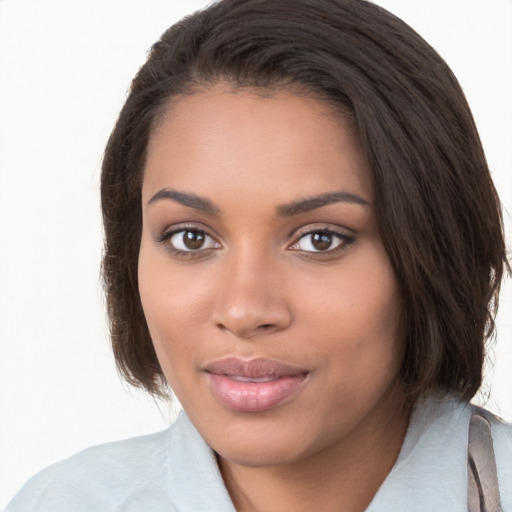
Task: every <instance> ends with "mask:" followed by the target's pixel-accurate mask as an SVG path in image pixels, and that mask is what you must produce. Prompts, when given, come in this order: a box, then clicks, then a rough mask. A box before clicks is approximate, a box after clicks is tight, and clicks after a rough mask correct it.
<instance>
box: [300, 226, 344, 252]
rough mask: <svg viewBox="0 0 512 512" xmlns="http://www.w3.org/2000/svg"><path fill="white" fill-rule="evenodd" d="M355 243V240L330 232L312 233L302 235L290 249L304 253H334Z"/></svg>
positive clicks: (319, 231) (318, 231)
mask: <svg viewBox="0 0 512 512" xmlns="http://www.w3.org/2000/svg"><path fill="white" fill-rule="evenodd" d="M352 241H353V238H352V237H350V236H348V235H344V234H342V233H336V232H334V231H330V230H325V229H323V230H317V231H310V232H309V233H306V234H304V235H302V236H301V237H300V238H299V239H298V240H297V242H295V243H294V244H293V245H292V246H291V247H290V249H293V250H296V251H304V252H332V251H335V250H336V249H339V248H342V247H343V246H345V245H348V244H349V243H351V242H352Z"/></svg>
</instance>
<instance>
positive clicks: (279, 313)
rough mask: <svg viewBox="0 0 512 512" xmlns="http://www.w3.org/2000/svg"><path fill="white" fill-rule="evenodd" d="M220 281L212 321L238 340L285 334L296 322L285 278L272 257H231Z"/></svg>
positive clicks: (226, 263)
mask: <svg viewBox="0 0 512 512" xmlns="http://www.w3.org/2000/svg"><path fill="white" fill-rule="evenodd" d="M221 274H222V277H221V278H220V279H219V281H218V293H217V295H216V298H215V305H214V308H213V314H212V321H213V322H214V324H215V325H216V326H217V327H218V328H219V329H221V330H224V331H227V332H230V333H231V334H233V335H235V336H236V337H238V338H245V339H251V338H255V337H258V336H264V335H268V334H271V333H275V332H278V331H282V330H284V329H286V328H287V327H289V326H290V324H291V323H292V320H293V315H292V310H291V307H290V304H289V301H288V300H287V299H286V297H285V288H286V287H285V286H283V284H284V283H283V276H282V273H281V272H280V271H279V269H278V268H277V266H276V265H273V264H272V263H271V262H270V261H269V258H266V259H265V258H261V257H260V258H259V257H257V256H255V255H251V256H249V257H247V258H244V257H242V256H241V255H240V256H239V257H236V258H235V257H234V258H230V259H229V260H228V261H226V262H225V271H224V272H222V273H221Z"/></svg>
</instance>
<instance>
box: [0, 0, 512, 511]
mask: <svg viewBox="0 0 512 512" xmlns="http://www.w3.org/2000/svg"><path fill="white" fill-rule="evenodd" d="M206 3H207V2H206V1H202V0H187V1H174V0H167V1H142V0H138V1H129V0H124V1H121V0H107V1H100V0H96V1H94V0H88V1H80V0H67V1H62V0H61V1H50V0H39V1H36V0H33V1H28V0H0V507H2V506H5V504H6V503H7V501H8V499H9V498H10V497H11V496H12V495H13V494H14V492H15V491H16V490H17V489H18V488H19V486H20V485H21V484H22V483H23V482H24V481H25V480H26V479H27V478H28V477H29V476H31V475H32V474H33V473H34V472H35V471H37V470H39V469H41V468H42V467H44V466H46V465H48V464H50V463H52V462H54V461H56V460H59V459H61V458H63V457H66V456H68V455H70V454H72V453H74V452H76V451H78V450H80V449H82V448H84V447H86V446H89V445H91V444H95V443H99V442H104V441H109V440H113V439H121V438H125V437H130V436H133V435H137V434H140V433H146V432H152V431H156V430H159V429H161V428H163V427H165V426H166V425H167V424H168V423H169V422H170V421H171V419H172V417H173V414H174V411H173V406H170V405H167V404H157V403H155V402H154V401H153V400H152V399H151V398H149V397H147V396H146V395H144V394H143V393H141V392H137V391H134V390H130V389H128V387H127V386H126V385H123V384H122V383H121V382H120V380H119V378H118V376H117V374H116V371H115V367H114V362H113V358H112V355H111V352H110V349H109V346H108V341H107V335H106V329H105V315H104V307H103V298H102V293H101V286H100V279H99V265H100V257H101V245H102V233H101V223H100V210H99V174H100V171H99V167H100V162H101V156H102V151H103V147H104V144H105V142H106V140H107V137H108V134H109V132H110V130H111V128H112V126H113V124H114V122H115V119H116V116H117V113H118V111H119V109H120V107H121V105H122V103H123V100H124V98H125V94H126V90H127V87H128V84H129V81H130V80H131V78H132V76H133V75H134V74H135V72H136V71H137V69H138V67H139V66H140V65H141V64H142V63H143V61H144V58H145V53H146V50H147V49H148V48H149V47H150V45H151V44H152V43H153V42H154V41H155V40H156V39H157V38H158V37H159V35H160V34H161V33H162V32H163V31H164V30H165V29H166V28H167V27H168V26H169V25H171V24H172V23H174V22H175V21H177V20H178V19H179V18H181V17H182V16H183V15H184V14H186V13H188V12H191V11H193V10H195V9H197V8H199V7H201V6H203V5H205V4H206ZM377 3H379V4H381V5H383V6H384V7H387V8H388V9H389V10H391V11H392V12H394V13H396V14H398V15H399V16H401V17H402V18H403V19H405V20H406V21H407V22H409V23H410V24H411V25H412V26H413V27H414V28H415V29H416V30H418V31H419V32H420V33H421V34H422V35H423V36H424V37H425V38H426V39H427V40H428V41H429V42H430V43H431V44H432V45H433V46H434V47H435V48H436V49H437V50H438V51H439V52H440V53H441V55H443V57H444V58H445V59H446V60H447V61H448V63H449V64H450V65H451V66H452V69H453V70H454V72H455V74H456V75H457V76H458V77H459V79H460V81H461V83H462V85H463V87H464V90H465V91H466V94H467V97H468V99H469V102H470V104H471V105H472V107H473V111H474V115H475V118H476V121H477V124H478V126H479V129H480V133H481V137H482V140H483V143H484V147H485V149H486V153H487V157H488V161H489V164H490V166H491V169H492V172H493V176H494V179H495V182H496V184H497V187H498V190H499V192H500V194H501V197H502V201H503V203H504V205H505V208H506V209H507V210H508V212H512V178H511V176H512V2H511V1H510V0H478V1H476V0H475V1H473V0H439V1H432V0H430V1H426V0H379V1H378V2H377ZM505 215H506V222H507V234H508V244H509V247H510V245H511V240H512V229H511V218H510V213H506V214H505ZM511 288H512V286H511V283H510V280H508V281H507V283H506V285H505V289H504V293H503V297H502V305H501V312H500V315H499V319H498V344H497V347H496V350H495V352H496V354H495V355H496V357H495V360H496V363H495V369H494V380H493V385H492V393H491V397H490V400H489V402H488V407H489V408H490V409H492V410H493V411H496V412H499V413H501V414H502V415H503V416H504V417H505V418H507V419H508V420H512V393H511V390H512V371H511V370H512V346H511V345H512V291H511ZM489 384H490V379H489V380H488V385H489Z"/></svg>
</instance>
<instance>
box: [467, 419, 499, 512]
mask: <svg viewBox="0 0 512 512" xmlns="http://www.w3.org/2000/svg"><path fill="white" fill-rule="evenodd" d="M468 511H469V512H502V509H501V505H500V490H499V486H498V472H497V470H496V460H495V457H494V448H493V444H492V433H491V424H490V423H489V421H488V420H487V418H485V417H484V416H483V415H482V414H481V413H480V412H475V413H474V414H473V415H472V416H471V420H470V422H469V442H468Z"/></svg>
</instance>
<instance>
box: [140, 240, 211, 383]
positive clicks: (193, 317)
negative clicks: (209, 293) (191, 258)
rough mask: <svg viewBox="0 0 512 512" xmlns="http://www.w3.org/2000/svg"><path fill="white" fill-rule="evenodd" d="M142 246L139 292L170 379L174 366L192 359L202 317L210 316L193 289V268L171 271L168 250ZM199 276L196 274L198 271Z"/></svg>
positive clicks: (184, 267) (155, 345)
mask: <svg viewBox="0 0 512 512" xmlns="http://www.w3.org/2000/svg"><path fill="white" fill-rule="evenodd" d="M148 246H149V244H148V243H144V241H143V243H142V245H141V251H140V255H139V272H138V278H139V293H140V297H141V301H142V307H143V310H144V314H145V317H146V321H147V323H148V327H149V331H150V334H151V338H152V340H153V344H154V347H155V350H156V352H157V356H158V359H159V361H160V364H161V366H162V369H163V370H164V373H165V375H166V377H167V378H168V380H170V372H171V371H172V367H171V364H170V363H171V361H172V362H173V366H177V367H180V366H182V363H180V361H183V360H184V359H185V358H186V359H187V360H188V359H191V358H193V354H194V351H195V347H196V344H195V343H194V342H193V340H194V339H197V332H193V329H191V326H199V325H200V323H201V322H200V320H199V319H200V318H204V316H205V315H206V314H207V312H206V310H205V307H204V303H205V301H204V300H202V299H201V294H202V293H203V292H205V293H206V289H205V288H203V287H198V286H194V283H196V282H197V281H195V280H194V271H193V269H192V266H187V265H182V266H181V268H179V269H176V268H170V264H169V257H168V256H167V255H166V254H165V251H160V250H155V249H154V248H152V247H151V246H149V247H148ZM196 273H197V272H196Z"/></svg>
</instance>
